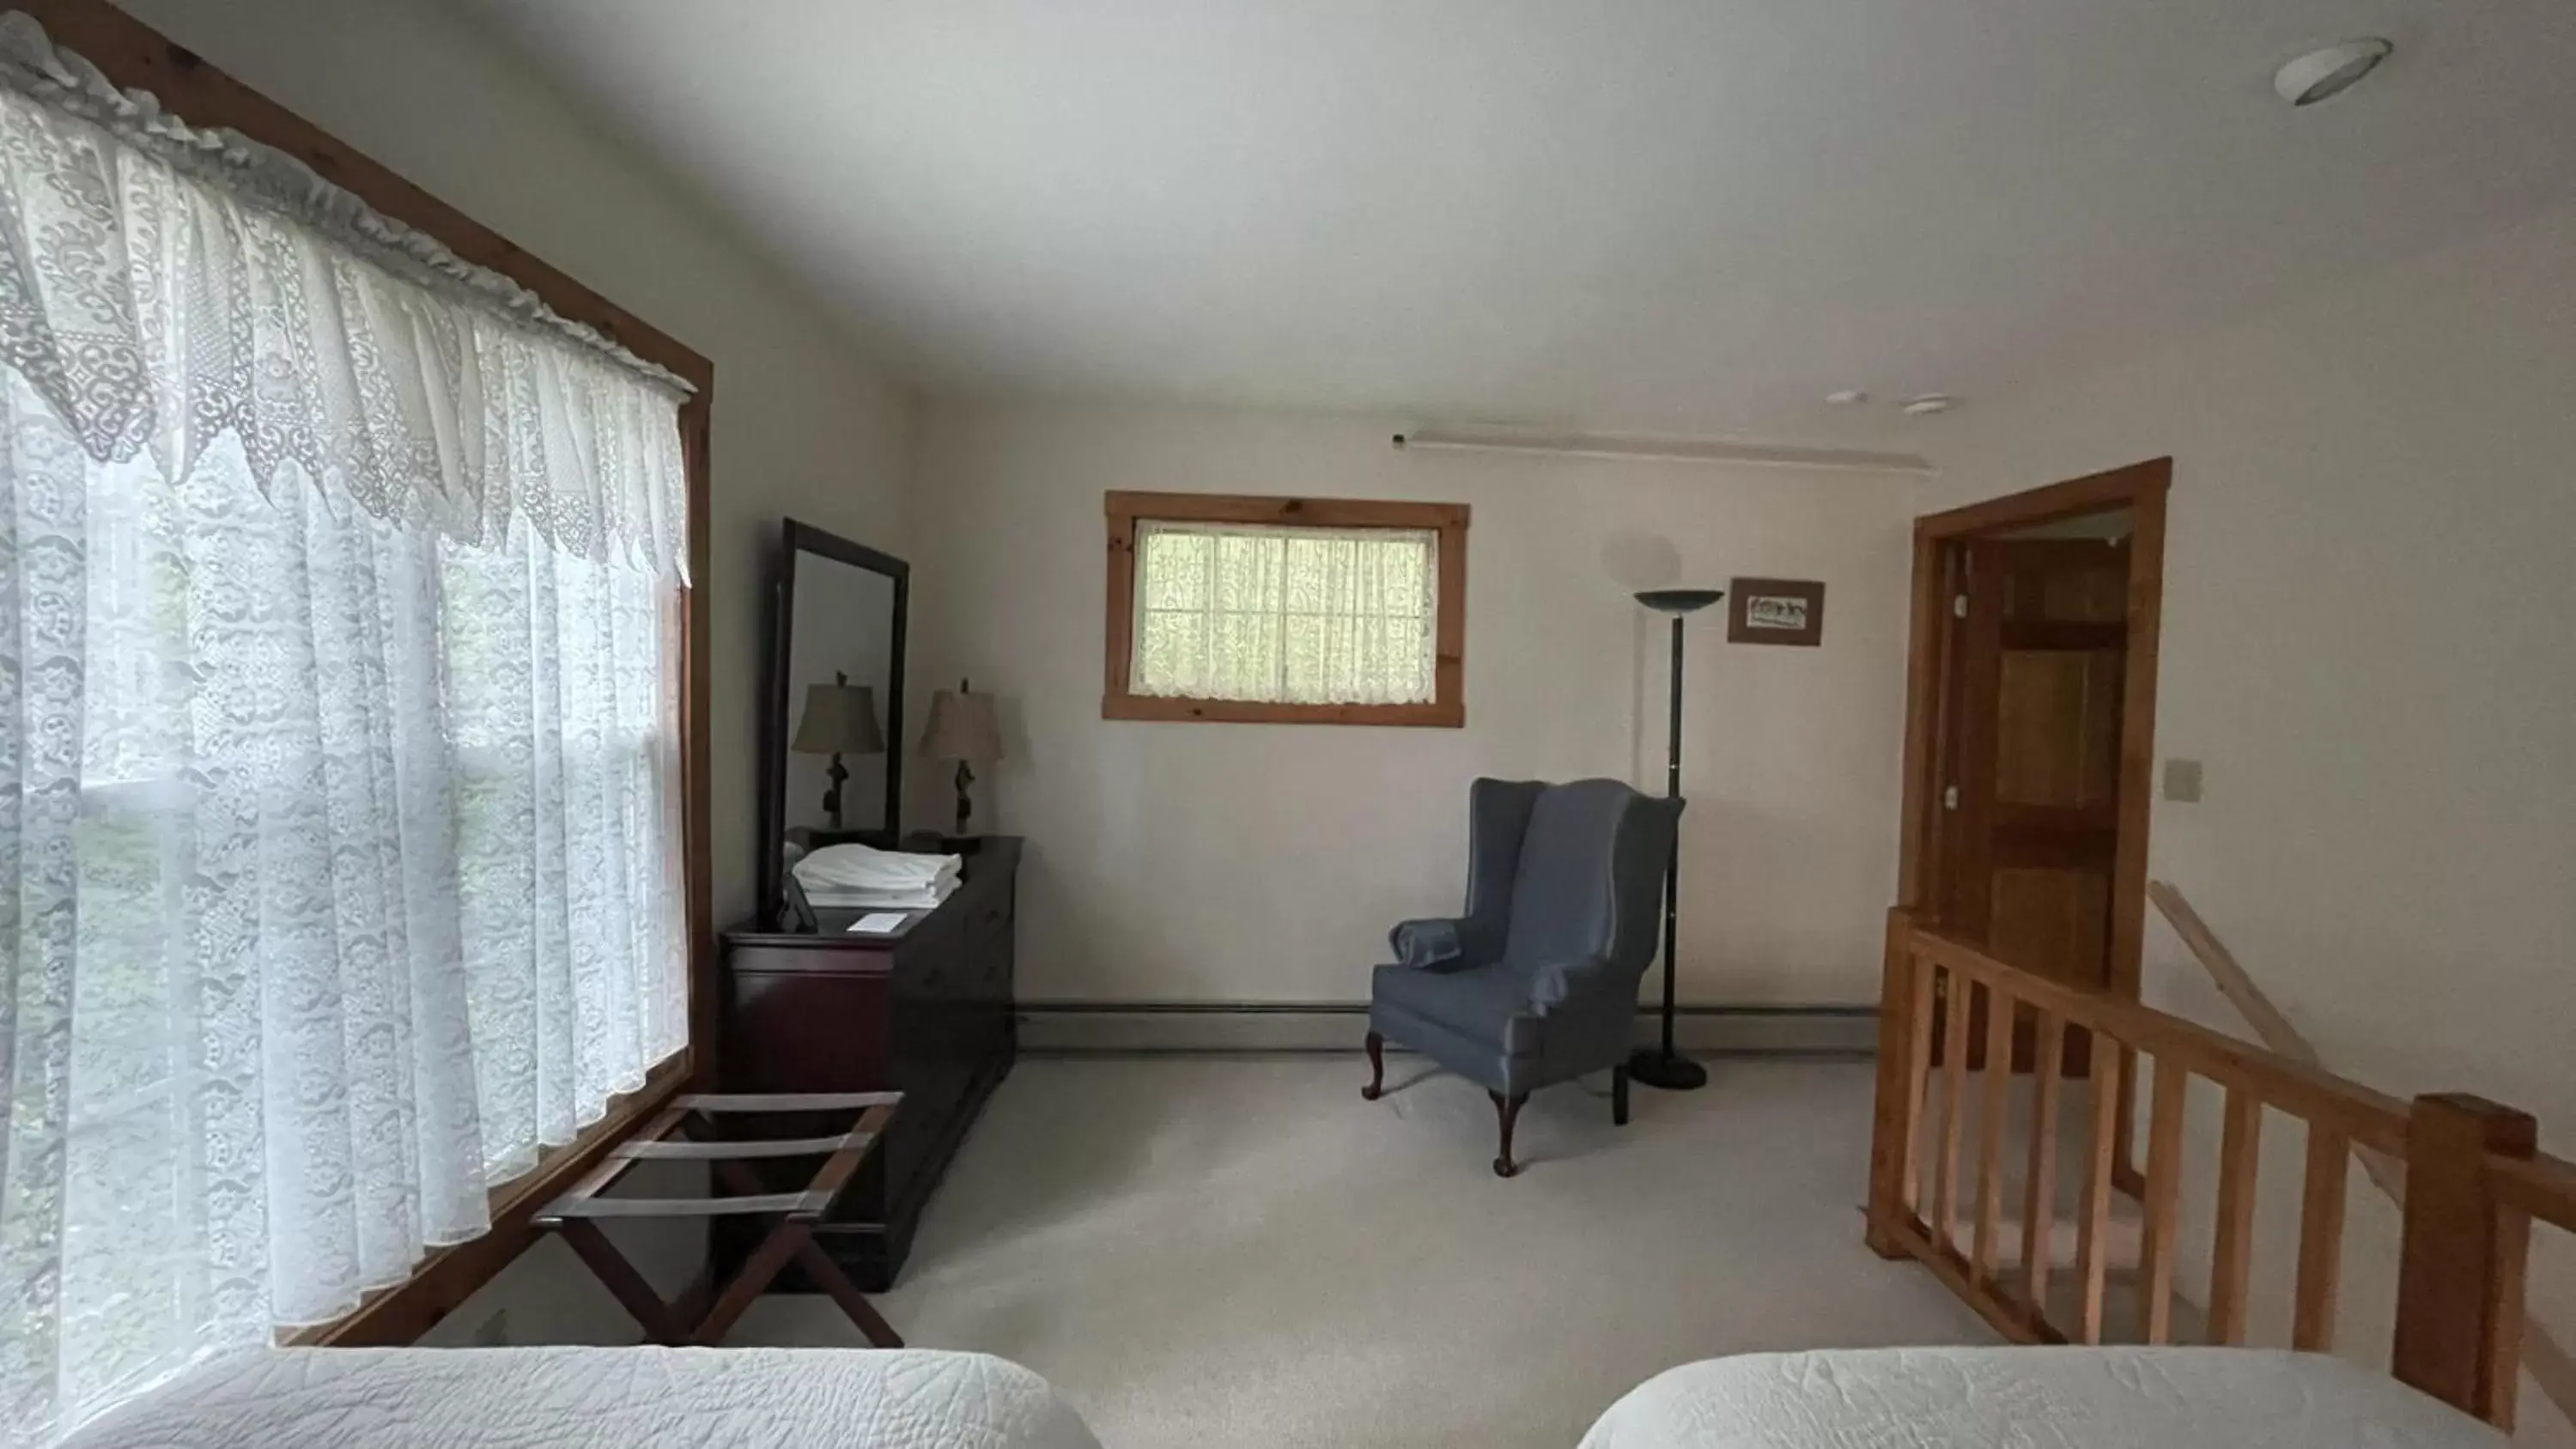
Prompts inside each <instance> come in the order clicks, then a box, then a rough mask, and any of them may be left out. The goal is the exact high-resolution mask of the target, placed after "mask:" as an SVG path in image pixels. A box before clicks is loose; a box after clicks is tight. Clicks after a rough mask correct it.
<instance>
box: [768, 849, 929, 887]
mask: <svg viewBox="0 0 2576 1449" xmlns="http://www.w3.org/2000/svg"><path fill="white" fill-rule="evenodd" d="M964 865H965V861H964V859H963V858H962V857H960V856H954V855H913V854H909V853H907V852H903V851H894V850H876V849H873V848H871V847H869V846H865V845H827V846H825V847H823V848H822V849H820V850H817V851H814V852H813V853H811V854H809V855H807V856H806V857H805V858H804V859H802V860H799V861H797V862H796V865H795V867H794V868H795V871H796V881H797V884H799V885H802V886H803V887H805V889H806V890H807V891H809V892H811V891H813V890H816V889H829V888H833V887H844V888H851V889H861V890H912V889H918V888H921V887H924V886H929V885H933V884H936V883H937V882H940V881H954V880H956V879H957V878H958V874H959V872H960V871H961V870H962V869H963V868H964Z"/></svg>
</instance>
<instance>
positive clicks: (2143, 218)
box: [457, 0, 2576, 440]
mask: <svg viewBox="0 0 2576 1449" xmlns="http://www.w3.org/2000/svg"><path fill="white" fill-rule="evenodd" d="M457 3H459V4H462V5H465V6H467V7H469V8H470V9H472V10H473V12H474V13H475V15H476V17H477V18H478V20H479V21H480V23H482V24H485V25H487V26H489V27H491V28H493V29H494V30H496V31H498V32H500V33H502V34H504V35H505V36H507V37H508V38H509V39H510V40H511V42H512V43H513V44H514V45H515V46H516V47H517V48H519V49H521V50H522V51H524V52H525V53H526V54H528V55H529V56H530V57H532V58H533V59H534V60H535V61H536V62H537V63H538V64H539V65H540V66H541V67H543V68H544V69H546V70H547V71H549V72H551V73H553V74H554V75H555V76H557V77H558V78H559V79H560V80H561V81H563V82H564V83H565V84H566V85H568V86H569V87H570V88H572V89H573V90H574V91H575V92H576V93H577V94H580V95H582V96H584V97H585V98H586V99H587V100H588V101H589V102H590V103H591V104H593V105H595V106H596V107H597V108H598V109H599V110H600V112H601V113H602V114H603V115H604V116H605V117H606V119H607V123H608V124H609V125H610V126H611V128H612V129H615V130H618V131H619V132H621V133H622V134H625V135H628V136H630V137H631V138H633V139H634V140H635V141H636V143H637V144H638V145H639V146H640V147H641V148H643V149H644V150H645V151H647V152H648V153H650V154H652V155H654V156H656V157H657V158H659V160H660V161H661V162H662V164H664V165H666V166H667V167H669V168H670V169H671V170H672V171H674V172H675V173H676V174H678V175H679V176H681V177H682V178H684V179H685V180H686V181H687V182H688V183H689V184H691V185H692V186H694V187H696V188H697V189H699V190H701V191H702V192H703V193H705V194H706V195H707V196H708V197H709V198H710V199H711V200H712V201H713V202H714V203H715V204H716V205H718V206H720V207H721V208H723V209H724V210H725V211H727V212H729V213H731V214H732V215H734V216H735V217H736V218H738V219H739V222H740V225H741V227H742V229H743V230H744V231H745V232H746V233H747V234H748V235H750V236H752V237H754V238H756V239H757V240H758V241H759V242H760V243H761V244H762V245H763V246H765V247H767V248H769V249H770V250H771V251H773V252H774V253H775V255H776V256H777V257H778V258H779V259H780V260H781V261H782V262H783V263H784V264H785V265H786V266H787V267H788V268H790V269H791V270H792V271H793V272H794V273H795V274H797V275H798V276H799V277H800V278H801V279H803V280H804V281H805V282H807V283H808V284H810V285H811V286H812V287H813V288H814V290H815V291H816V293H817V294H818V295H819V296H821V297H823V298H825V299H827V300H828V301H829V302H830V303H832V304H834V305H837V306H839V307H841V308H844V309H846V312H847V314H848V316H849V318H850V319H851V321H852V323H853V324H854V326H856V327H857V328H859V329H861V330H862V331H863V332H864V334H865V335H866V336H867V337H868V338H869V339H870V340H871V344H872V345H873V346H875V347H877V348H878V350H879V351H880V352H881V353H882V354H884V355H886V356H888V357H889V358H890V359H891V360H893V361H894V362H895V363H896V364H898V365H899V366H901V367H902V368H904V369H905V370H906V371H908V372H909V373H910V374H911V375H912V376H913V377H914V378H915V379H916V380H917V381H919V382H920V383H922V384H923V385H924V386H926V387H928V388H931V389H933V390H956V391H1005V390H1007V391H1032V392H1046V393H1073V394H1087V395H1119V396H1147V397H1178V398H1193V399H1224V400H1233V401H1244V402H1253V403H1262V404H1275V405H1286V406H1321V407H1341V408H1363V409H1368V410H1371V411H1380V412H1392V413H1398V414H1414V415H1420V416H1429V417H1440V418H1450V419H1509V420H1520V421H1528V422H1537V423H1551V424H1560V425H1581V426H1589V427H1594V428H1629V429H1643V430H1661V431H1670V432H1740V433H1750V434H1755V435H1760V436H1766V437H1778V438H1816V439H1853V438H1868V439H1872V440H1886V439H1905V438H1917V439H1919V438H1922V437H1923V436H1924V435H1925V430H1927V429H1936V428H1938V427H1939V426H1940V425H1941V424H1940V421H1939V420H1937V419H1936V420H1929V421H1923V422H1905V421H1902V420H1898V419H1896V418H1894V417H1892V416H1891V415H1890V414H1889V412H1888V411H1886V410H1883V409H1879V408H1872V409H1867V410H1857V411H1855V410H1843V409H1829V408H1826V407H1824V406H1823V405H1822V404H1821V403H1820V401H1819V399H1820V398H1821V397H1822V395H1823V394H1824V393H1826V392H1828V391H1831V390H1833V389H1836V388H1843V387H1861V388H1868V389H1870V390H1872V391H1873V392H1875V393H1877V394H1879V395H1880V396H1881V397H1889V396H1894V395H1899V394H1904V393H1907V392H1911V391H1916V390H1923V389H1933V388H1938V389H1945V390H1948V391H1951V392H1955V393H1958V394H1961V395H1962V396H1963V397H1965V398H1966V399H1967V405H1968V406H1970V407H1973V406H1975V405H1976V402H1977V400H1978V399H1980V398H1989V399H1991V398H1993V397H1995V396H1998V395H2001V394H2003V393H2005V392H2007V391H2009V390H2011V389H2014V388H2016V387H2020V386H2025V385H2027V384H2028V383H2029V382H2030V381H2032V380H2033V379H2035V378H2039V377H2043V376H2045V375H2048V374H2050V373H2052V372H2056V371H2060V370H2063V369H2065V368H2068V367H2072V366H2078V365H2082V364H2085V363H2088V362H2093V361H2098V360H2102V359H2104V358H2106V357H2109V356H2115V355H2118V354H2122V353H2125V352H2129V351H2133V350H2135V349H2137V348H2139V347H2141V346H2145V345H2148V344H2149V343H2151V342H2152V341H2154V340H2155V339H2156V338H2158V337H2161V336H2164V335H2166V334H2168V333H2170V332H2172V331H2174V330H2178V329H2181V328H2185V327H2191V326H2197V325H2203V324H2206V323H2210V322H2214V321H2218V320H2221V319H2224V318H2226V317H2228V316H2230V315H2233V314H2237V313H2240V312H2242V311H2243V310H2245V309H2247V308H2249V307H2253V306H2258V305H2261V304H2262V303H2264V302H2267V301H2269V300H2271V299H2274V298H2277V297H2279V296H2282V295H2284V294H2286V293H2288V292H2289V291H2291V290H2293V289H2295V288H2297V287H2300V286H2303V285H2306V284H2310V283H2313V282H2315V281H2318V280H2320V279H2322V278H2324V277H2327V276H2331V275H2334V274H2337V273H2342V272H2347V271H2351V270H2354V269H2358V268H2362V267H2366V266H2370V265H2373V264H2377V263H2381V262H2385V261H2388V260H2393V259H2395V258H2398V257H2402V256H2405V255H2408V254H2411V253H2414V252H2417V251H2420V250H2423V249H2425V248H2427V247H2429V246H2432V245H2435V244H2438V243H2440V242H2443V241H2445V240H2449V239H2452V238H2455V237H2461V236H2466V235H2470V234H2474V233H2478V232H2482V231H2486V230H2490V229H2493V228H2495V227H2498V226H2501V225H2503V224H2506V223H2509V222H2510V221H2512V220H2514V219H2517V218H2519V217H2521V216H2524V215H2527V214H2529V213H2531V212H2534V211H2536V210H2539V209H2542V208H2543V207H2545V206H2548V205H2552V204H2554V203H2557V202H2559V201H2562V200H2566V199H2569V198H2571V197H2576V5H2571V4H2570V3H2569V0H2475V3H2463V0H2450V3H2430V0H2422V3H2403V0H877V3H852V0H759V3H721V4H717V3H707V0H457ZM2357 34H2382V35H2387V36H2389V37H2391V38H2393V39H2394V40H2395V41H2396V42H2397V47H2398V49H2397V55H2396V58H2395V59H2394V60H2393V61H2391V62H2390V63H2389V65H2388V66H2387V67H2386V68H2385V69H2384V70H2383V71H2382V72H2381V73H2380V74H2379V75H2378V76H2375V77H2373V78H2372V79H2371V80H2370V81H2369V82H2367V83H2366V84H2364V85H2363V86H2362V87H2360V88H2359V89H2357V90H2354V91H2352V92H2350V93H2348V94H2347V95H2345V96H2343V97H2342V98H2340V99H2338V100H2335V101H2333V102H2330V103H2328V104H2326V105H2323V106H2319V107H2315V108H2312V109H2309V110H2304V111H2293V110H2291V109H2290V108H2289V107H2287V106H2285V105H2283V104H2282V103H2281V102H2280V101H2279V100H2278V99H2277V98H2276V97H2274V95H2273V94H2272V92H2271V88H2270V75H2271V72H2272V69H2273V67H2274V66H2275V65H2277V64H2278V63H2279V62H2280V61H2282V60H2283V59H2286V58H2287V57H2288V56H2290V55H2292V54H2295V53H2297V52H2299V51H2301V50H2304V49H2306V48H2308V47H2310V46H2312V45H2314V44H2318V43H2322V42H2325V41H2329V40H2336V39H2342V38H2346V37H2349V36H2352V35H2357Z"/></svg>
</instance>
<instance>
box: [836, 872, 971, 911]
mask: <svg viewBox="0 0 2576 1449" xmlns="http://www.w3.org/2000/svg"><path fill="white" fill-rule="evenodd" d="M800 884H801V882H800ZM956 893H957V882H955V881H953V880H952V881H943V882H941V883H939V884H937V885H930V886H921V887H917V888H913V889H907V890H875V889H858V888H854V887H849V886H816V887H812V888H809V889H807V890H806V892H805V903H806V904H807V905H810V906H813V907H815V908H816V909H817V910H828V911H927V910H931V909H934V908H935V907H937V906H938V905H939V903H940V902H942V901H944V900H946V899H948V898H949V897H950V896H952V895H955V894H956Z"/></svg>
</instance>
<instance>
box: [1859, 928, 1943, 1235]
mask: <svg viewBox="0 0 2576 1449" xmlns="http://www.w3.org/2000/svg"><path fill="white" fill-rule="evenodd" d="M1929 971H1930V968H1929V967H1927V966H1925V965H1923V964H1922V963H1920V962H1918V961H1917V960H1916V959H1915V957H1914V923H1913V920H1912V918H1911V917H1909V916H1908V915H1907V914H1906V913H1905V912H1904V911H1901V910H1892V911H1889V912H1888V913H1887V956H1886V962H1885V966H1884V968H1883V973H1884V974H1883V979H1882V982H1881V985H1880V987H1879V1000H1880V1001H1881V1003H1882V1006H1881V1009H1880V1015H1879V1021H1878V1085H1877V1088H1876V1090H1875V1091H1874V1092H1873V1093H1872V1094H1871V1103H1870V1133H1869V1234H1868V1242H1869V1248H1870V1251H1871V1252H1873V1253H1876V1254H1878V1255H1879V1256H1880V1257H1883V1258H1896V1257H1902V1256H1904V1254H1905V1243H1904V1238H1903V1236H1902V1231H1903V1228H1904V1225H1905V1223H1906V1222H1907V1221H1908V1220H1909V1219H1911V1218H1912V1217H1913V1216H1914V1156H1915V1142H1916V1134H1917V1133H1918V1132H1919V1131H1920V1130H1921V1122H1920V1118H1921V1116H1922V1112H1923V1073H1924V1071H1925V1070H1926V1069H1927V1067H1928V1065H1929V1063H1928V1062H1927V1061H1926V1059H1925V1056H1924V1052H1923V1033H1924V1031H1925V1030H1926V1029H1927V1028H1928V1026H1929V1023H1928V1022H1925V1021H1923V1020H1922V1019H1921V1017H1922V1015H1923V1001H1924V999H1925V993H1924V991H1923V990H1922V989H1921V987H1920V986H1919V984H1918V979H1917V978H1920V977H1923V976H1925V975H1927V974H1928V973H1929Z"/></svg>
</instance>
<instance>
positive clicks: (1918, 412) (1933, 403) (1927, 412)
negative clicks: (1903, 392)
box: [1903, 392, 1959, 418]
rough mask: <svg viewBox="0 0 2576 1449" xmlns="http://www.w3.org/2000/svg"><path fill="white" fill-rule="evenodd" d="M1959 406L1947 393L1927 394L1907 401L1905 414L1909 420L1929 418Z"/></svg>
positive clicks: (1904, 409)
mask: <svg viewBox="0 0 2576 1449" xmlns="http://www.w3.org/2000/svg"><path fill="white" fill-rule="evenodd" d="M1958 405H1959V404H1958V401H1957V400H1956V399H1954V398H1952V397H1951V396H1950V395H1949V394H1948V393H1946V392H1927V393H1925V394H1923V395H1922V396H1920V397H1913V398H1908V399H1906V400H1905V406H1904V408H1903V412H1904V413H1905V415H1906V416H1907V417H1909V418H1928V417H1931V416H1932V415H1933V414H1935V413H1946V412H1948V411H1949V410H1950V409H1952V408H1954V407H1957V406H1958Z"/></svg>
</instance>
